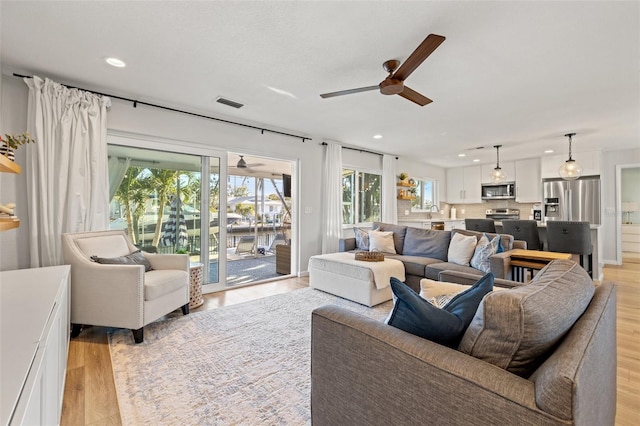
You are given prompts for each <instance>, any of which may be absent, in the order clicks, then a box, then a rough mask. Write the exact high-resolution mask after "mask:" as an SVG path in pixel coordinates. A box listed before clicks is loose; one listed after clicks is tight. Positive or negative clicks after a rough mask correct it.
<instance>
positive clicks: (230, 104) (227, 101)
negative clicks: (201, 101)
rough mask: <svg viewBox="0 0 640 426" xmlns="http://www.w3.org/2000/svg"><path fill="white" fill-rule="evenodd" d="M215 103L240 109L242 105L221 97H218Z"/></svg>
mask: <svg viewBox="0 0 640 426" xmlns="http://www.w3.org/2000/svg"><path fill="white" fill-rule="evenodd" d="M216 102H218V103H219V104H223V105H227V106H230V107H233V108H242V107H243V106H244V105H243V104H241V103H239V102H234V101H232V100H230V99H226V98H223V97H222V96H220V97H218V99H216Z"/></svg>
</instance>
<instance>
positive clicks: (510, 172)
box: [480, 161, 516, 183]
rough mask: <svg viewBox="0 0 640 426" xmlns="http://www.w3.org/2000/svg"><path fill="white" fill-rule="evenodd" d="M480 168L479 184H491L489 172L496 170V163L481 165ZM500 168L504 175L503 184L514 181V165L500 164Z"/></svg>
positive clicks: (507, 162)
mask: <svg viewBox="0 0 640 426" xmlns="http://www.w3.org/2000/svg"><path fill="white" fill-rule="evenodd" d="M480 167H481V168H482V172H481V173H482V176H481V177H480V178H481V182H482V183H493V182H491V172H493V169H495V168H496V163H492V164H483V165H482V166H480ZM500 168H501V169H502V172H503V173H504V175H505V182H513V181H515V180H516V177H515V176H516V172H515V163H514V162H513V161H505V162H500Z"/></svg>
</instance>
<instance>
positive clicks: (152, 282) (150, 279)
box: [144, 269, 189, 300]
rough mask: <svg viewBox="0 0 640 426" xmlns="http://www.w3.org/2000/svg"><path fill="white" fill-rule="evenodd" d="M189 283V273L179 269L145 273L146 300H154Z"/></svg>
mask: <svg viewBox="0 0 640 426" xmlns="http://www.w3.org/2000/svg"><path fill="white" fill-rule="evenodd" d="M188 285H189V274H188V273H187V272H186V271H180V270H177V269H162V270H153V271H149V272H147V273H146V274H144V300H154V299H157V298H159V297H162V296H164V295H165V294H168V293H171V292H172V291H174V290H178V289H179V288H182V287H185V286H188Z"/></svg>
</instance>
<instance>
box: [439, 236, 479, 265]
mask: <svg viewBox="0 0 640 426" xmlns="http://www.w3.org/2000/svg"><path fill="white" fill-rule="evenodd" d="M477 242H478V241H477V240H476V237H475V236H473V235H462V234H452V236H451V243H449V250H448V252H447V260H448V261H449V262H451V263H455V264H457V265H465V266H469V261H470V260H471V256H473V253H474V250H475V248H476V245H477ZM485 272H489V271H485Z"/></svg>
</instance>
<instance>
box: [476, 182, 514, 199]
mask: <svg viewBox="0 0 640 426" xmlns="http://www.w3.org/2000/svg"><path fill="white" fill-rule="evenodd" d="M513 198H516V183H515V182H502V183H483V184H482V199H483V200H510V199H513Z"/></svg>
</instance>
